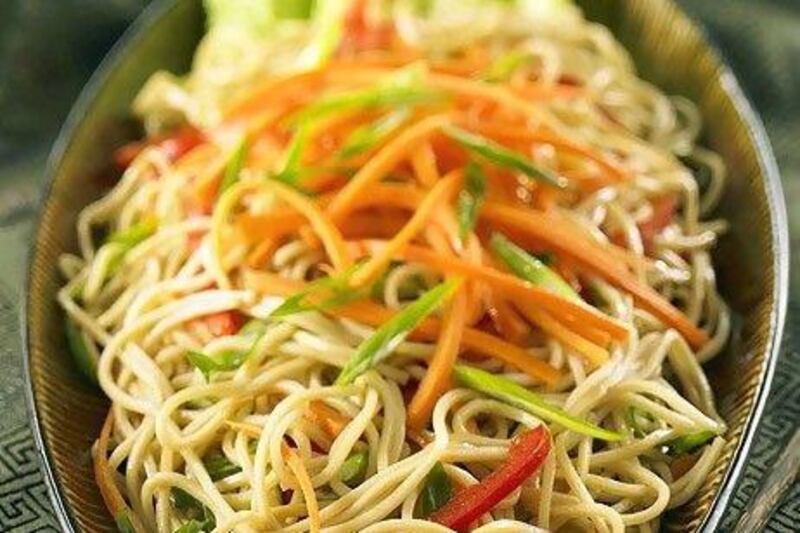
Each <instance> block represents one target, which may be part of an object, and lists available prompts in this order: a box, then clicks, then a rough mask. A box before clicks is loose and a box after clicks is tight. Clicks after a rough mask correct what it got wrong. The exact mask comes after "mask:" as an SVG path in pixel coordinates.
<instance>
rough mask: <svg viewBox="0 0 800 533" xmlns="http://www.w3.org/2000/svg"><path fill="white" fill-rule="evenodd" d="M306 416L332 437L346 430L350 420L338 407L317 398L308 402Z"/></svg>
mask: <svg viewBox="0 0 800 533" xmlns="http://www.w3.org/2000/svg"><path fill="white" fill-rule="evenodd" d="M306 418H308V419H309V420H310V421H311V422H312V423H314V424H316V425H317V426H319V427H320V428H322V430H323V431H324V432H325V433H326V434H327V435H328V436H329V437H330V438H332V439H335V438H336V437H338V436H339V434H340V433H341V432H342V431H344V428H345V427H347V424H349V423H350V420H349V419H348V418H347V417H346V416H344V415H342V414H341V413H339V411H337V410H336V409H332V408H330V407H328V406H327V405H326V404H325V402H322V401H319V400H315V401H312V402H310V403H309V404H308V409H307V410H306Z"/></svg>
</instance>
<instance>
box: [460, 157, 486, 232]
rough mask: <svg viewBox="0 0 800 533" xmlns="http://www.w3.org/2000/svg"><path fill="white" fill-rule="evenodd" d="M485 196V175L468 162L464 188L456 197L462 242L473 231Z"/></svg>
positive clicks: (472, 163) (476, 166) (477, 167)
mask: <svg viewBox="0 0 800 533" xmlns="http://www.w3.org/2000/svg"><path fill="white" fill-rule="evenodd" d="M485 196H486V174H484V173H483V170H481V167H479V166H478V165H477V164H475V163H474V162H470V163H469V164H468V165H467V168H466V170H465V172H464V188H463V189H461V192H460V193H459V195H458V204H457V205H456V210H457V213H458V229H459V237H461V240H462V241H463V240H464V239H466V237H467V234H468V233H469V232H471V231H472V230H473V229H475V224H476V223H477V222H478V213H479V212H480V210H481V206H482V205H483V199H484V197H485Z"/></svg>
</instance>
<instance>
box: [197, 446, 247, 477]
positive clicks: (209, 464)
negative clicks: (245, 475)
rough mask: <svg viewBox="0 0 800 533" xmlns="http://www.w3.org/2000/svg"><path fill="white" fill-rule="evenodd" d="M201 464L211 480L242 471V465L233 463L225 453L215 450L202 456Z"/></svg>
mask: <svg viewBox="0 0 800 533" xmlns="http://www.w3.org/2000/svg"><path fill="white" fill-rule="evenodd" d="M203 464H204V465H205V467H206V470H207V471H208V476H209V477H210V478H211V481H219V480H220V479H225V478H226V477H228V476H232V475H234V474H238V473H239V472H241V471H242V467H240V466H239V465H235V464H233V463H232V462H231V461H230V459H228V458H227V457H225V455H223V454H222V453H217V452H214V453H210V454H208V456H206V457H204V458H203Z"/></svg>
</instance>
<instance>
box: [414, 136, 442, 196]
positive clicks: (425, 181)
mask: <svg viewBox="0 0 800 533" xmlns="http://www.w3.org/2000/svg"><path fill="white" fill-rule="evenodd" d="M411 166H412V167H414V173H415V175H416V177H417V180H419V182H420V184H422V186H423V187H433V184H434V183H436V182H437V181H438V180H439V170H438V168H437V167H436V154H435V153H434V151H433V146H431V144H430V143H425V144H423V145H422V146H420V147H419V148H418V149H417V150H416V151H415V152H414V154H413V155H412V156H411Z"/></svg>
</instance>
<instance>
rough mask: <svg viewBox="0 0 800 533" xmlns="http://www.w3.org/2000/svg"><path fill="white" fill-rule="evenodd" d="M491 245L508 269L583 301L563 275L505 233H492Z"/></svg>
mask: <svg viewBox="0 0 800 533" xmlns="http://www.w3.org/2000/svg"><path fill="white" fill-rule="evenodd" d="M491 247H492V251H493V252H494V253H495V254H496V255H497V256H498V257H499V258H500V259H501V260H502V261H503V263H504V264H505V265H506V266H507V267H508V269H509V270H511V272H513V273H514V274H516V275H517V276H518V277H520V278H522V279H524V280H526V281H530V282H531V283H533V284H534V285H536V286H538V287H542V288H545V289H548V290H551V291H553V292H554V293H556V294H558V295H560V296H563V297H565V298H568V299H570V300H573V301H576V302H580V301H582V300H581V297H580V296H578V293H576V292H575V291H574V290H573V289H572V287H571V286H570V285H569V283H567V282H566V281H564V280H563V279H562V278H561V276H559V275H558V274H556V273H555V272H553V271H552V270H550V268H548V267H547V265H545V264H544V263H543V262H542V261H540V260H539V259H537V258H536V257H534V256H533V255H531V254H529V253H528V252H526V251H525V250H523V249H522V248H520V247H519V246H517V245H516V244H514V243H513V242H511V241H510V240H509V239H508V238H507V237H506V236H505V235H502V234H501V233H494V234H492V237H491Z"/></svg>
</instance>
